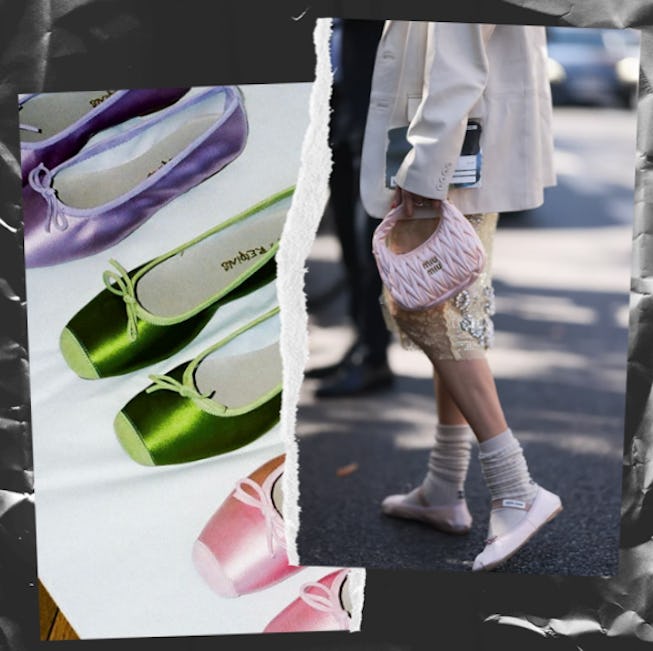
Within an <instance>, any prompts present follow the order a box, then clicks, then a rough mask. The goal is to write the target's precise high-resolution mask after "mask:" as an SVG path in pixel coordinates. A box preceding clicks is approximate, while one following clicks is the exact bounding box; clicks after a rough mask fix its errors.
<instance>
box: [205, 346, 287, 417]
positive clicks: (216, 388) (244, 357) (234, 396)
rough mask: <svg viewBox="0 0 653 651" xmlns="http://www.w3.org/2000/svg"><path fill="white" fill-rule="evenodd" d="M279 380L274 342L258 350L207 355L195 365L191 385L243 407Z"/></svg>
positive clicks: (219, 400) (278, 356)
mask: <svg viewBox="0 0 653 651" xmlns="http://www.w3.org/2000/svg"><path fill="white" fill-rule="evenodd" d="M280 383H281V354H280V351H279V344H278V343H274V344H271V345H269V346H266V347H265V348H261V349H259V350H254V351H250V352H247V353H241V354H237V355H229V356H226V355H225V356H216V357H215V358H212V356H211V355H209V356H208V357H206V358H205V359H204V360H202V362H200V364H199V365H198V367H197V368H196V369H195V386H196V387H197V389H198V391H199V392H200V393H203V394H210V393H212V392H214V394H213V396H212V399H213V400H215V402H217V403H219V404H221V405H225V407H230V408H232V409H236V408H239V407H246V406H247V405H249V404H251V403H252V402H254V401H255V400H258V399H259V398H260V397H261V396H263V395H265V394H266V393H268V392H270V391H272V390H273V389H274V388H275V387H277V386H279V384H280Z"/></svg>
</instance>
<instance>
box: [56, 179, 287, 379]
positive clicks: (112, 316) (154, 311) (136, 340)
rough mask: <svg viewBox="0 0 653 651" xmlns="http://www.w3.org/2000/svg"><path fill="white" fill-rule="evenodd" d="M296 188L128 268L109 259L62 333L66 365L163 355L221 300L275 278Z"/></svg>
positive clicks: (132, 361) (90, 375)
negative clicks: (92, 293) (96, 289)
mask: <svg viewBox="0 0 653 651" xmlns="http://www.w3.org/2000/svg"><path fill="white" fill-rule="evenodd" d="M292 194H293V188H289V189H287V190H284V191H283V192H280V193H278V194H275V195H274V196H272V197H270V198H268V199H266V200H265V201H262V202H261V203H258V204H256V205H255V206H253V207H251V208H250V209H248V210H246V211H244V212H242V213H240V214H239V215H236V216H235V217H233V218H231V219H229V220H227V221H225V222H223V223H221V224H219V225H218V226H216V227H215V228H213V229H211V230H209V231H207V232H206V233H204V234H203V235H200V236H199V237H196V238H195V239H193V240H191V241H190V242H187V243H186V244H183V245H181V246H179V247H178V248H176V249H173V250H172V251H169V252H168V253H164V254H163V255H161V256H159V257H157V258H155V259H153V260H151V261H150V262H147V263H145V264H144V265H142V266H140V267H138V268H136V269H133V270H131V271H126V270H125V269H124V268H123V267H122V266H121V265H120V264H119V263H118V262H116V261H115V260H112V261H111V264H112V265H113V267H114V269H113V270H111V271H106V272H105V273H104V275H103V280H104V284H105V286H106V288H105V289H104V290H103V291H101V292H100V293H99V294H98V295H97V296H96V297H95V298H93V299H92V300H91V301H90V302H89V303H87V305H86V306H85V307H83V308H82V309H81V310H80V311H79V312H78V313H77V314H76V315H75V316H74V317H73V318H72V319H71V320H70V321H69V322H68V324H67V325H66V327H65V328H64V330H63V332H62V333H61V337H60V348H61V352H62V354H63V357H64V359H65V360H66V363H67V364H68V366H70V368H71V369H72V370H73V371H75V373H77V375H79V376H80V377H82V378H86V379H97V378H103V377H110V376H115V375H121V374H123V373H129V372H131V371H135V370H137V369H140V368H143V367H144V366H147V365H149V364H153V363H155V362H157V361H160V360H162V359H166V358H167V357H169V356H170V355H172V354H174V353H175V352H177V351H178V350H181V349H182V348H183V347H184V346H186V345H187V344H188V343H189V342H190V341H192V340H193V339H194V338H195V337H196V336H197V335H198V334H199V332H200V331H201V330H202V329H203V328H204V326H205V325H206V324H207V323H208V321H209V320H210V319H211V317H212V316H213V315H214V313H215V312H216V311H217V310H218V308H219V307H220V306H221V305H224V304H225V303H227V302H229V301H232V300H234V299H236V298H239V297H241V296H244V295H246V294H248V293H250V292H252V291H254V290H256V289H258V288H260V287H262V286H264V285H266V284H267V283H269V282H271V281H273V280H274V279H275V277H276V264H275V260H274V256H275V254H276V252H277V249H278V248H279V239H280V237H281V231H282V229H283V225H284V223H285V218H286V215H287V213H288V210H289V208H290V204H291V200H292Z"/></svg>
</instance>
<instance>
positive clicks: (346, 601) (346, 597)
mask: <svg viewBox="0 0 653 651" xmlns="http://www.w3.org/2000/svg"><path fill="white" fill-rule="evenodd" d="M340 603H341V604H342V607H343V608H344V609H345V610H346V611H347V614H348V615H349V616H350V617H351V612H352V603H351V594H350V591H349V574H348V575H347V576H346V577H345V580H344V581H343V582H342V583H341V584H340Z"/></svg>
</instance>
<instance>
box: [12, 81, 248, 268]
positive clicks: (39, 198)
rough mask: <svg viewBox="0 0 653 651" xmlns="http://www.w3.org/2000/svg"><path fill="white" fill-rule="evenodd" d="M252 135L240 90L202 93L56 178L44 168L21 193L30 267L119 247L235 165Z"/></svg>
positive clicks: (79, 159)
mask: <svg viewBox="0 0 653 651" xmlns="http://www.w3.org/2000/svg"><path fill="white" fill-rule="evenodd" d="M247 134H248V126H247V117H246V115H245V109H244V106H243V100H242V96H241V94H240V91H239V90H238V89H237V88H236V87H234V86H217V87H214V88H197V89H193V90H191V91H189V92H188V93H187V94H186V95H185V96H184V97H182V98H181V99H180V100H179V101H178V102H176V103H175V104H173V105H172V106H170V107H168V108H165V109H163V110H161V111H159V112H158V113H156V114H154V115H152V116H150V117H148V118H144V119H143V120H138V121H134V122H133V123H132V124H127V125H125V128H124V129H120V128H119V129H118V133H117V134H116V135H115V136H111V137H108V138H105V139H103V140H101V141H100V142H97V143H91V144H90V145H89V146H87V147H86V148H84V149H83V150H82V151H80V152H79V154H77V155H76V156H74V157H73V158H70V159H68V160H66V161H64V162H63V163H61V164H60V165H58V166H57V167H55V168H54V169H52V170H50V169H48V167H47V166H46V165H45V164H43V163H40V164H39V165H37V166H36V167H35V168H34V169H33V170H32V171H31V172H30V173H29V175H28V184H27V185H26V186H25V187H24V188H23V219H24V230H25V261H26V265H27V267H45V266H49V265H54V264H60V263H62V262H67V261H69V260H75V259H78V258H83V257H86V256H89V255H93V254H95V253H98V252H99V251H103V250H104V249H106V248H108V247H110V246H113V245H114V244H116V243H117V242H119V241H120V240H122V239H123V238H125V237H126V236H127V235H129V234H130V233H131V232H133V231H134V230H135V229H136V228H138V227H139V226H140V225H141V224H142V223H143V222H145V221H146V220H147V219H148V218H149V217H150V216H152V214H154V213H155V212H156V211H157V210H159V209H160V208H161V207H163V206H164V205H165V204H167V203H168V202H170V201H172V200H173V199H174V198H176V197H177V196H179V195H180V194H182V193H184V192H186V191H187V190H189V189H190V188H192V187H194V186H196V185H198V184H199V183H201V182H202V181H203V180H205V179H206V178H208V177H209V176H211V175H212V174H215V173H216V172H217V171H219V170H220V169H222V168H223V167H224V166H225V165H227V164H228V163H230V162H231V161H232V160H234V159H235V158H236V157H237V156H238V155H239V154H240V152H241V151H242V150H243V149H244V147H245V143H246V140H247Z"/></svg>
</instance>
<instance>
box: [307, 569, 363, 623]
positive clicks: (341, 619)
mask: <svg viewBox="0 0 653 651" xmlns="http://www.w3.org/2000/svg"><path fill="white" fill-rule="evenodd" d="M348 572H349V570H342V571H341V572H340V573H339V574H337V575H336V577H335V578H334V579H333V581H332V582H331V586H330V587H327V586H326V585H324V583H319V582H318V581H312V582H311V583H305V584H304V585H303V586H302V587H301V588H300V592H299V598H300V599H301V600H302V601H303V602H304V603H305V604H307V605H308V606H310V607H311V608H314V609H315V610H319V611H320V612H323V613H328V614H329V615H331V616H332V617H333V618H334V619H335V620H336V621H337V622H338V625H339V626H340V627H341V628H342V629H343V630H349V623H350V620H349V615H348V614H347V611H346V610H345V609H344V608H343V607H342V602H341V601H340V594H339V589H340V586H341V585H342V582H343V581H344V580H345V576H346V575H347V573H348ZM334 586H337V588H334ZM311 591H312V592H311Z"/></svg>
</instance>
